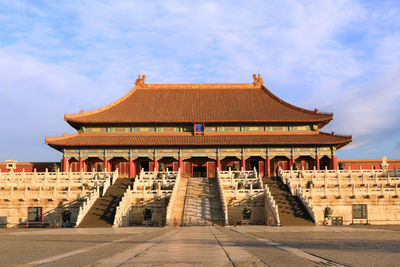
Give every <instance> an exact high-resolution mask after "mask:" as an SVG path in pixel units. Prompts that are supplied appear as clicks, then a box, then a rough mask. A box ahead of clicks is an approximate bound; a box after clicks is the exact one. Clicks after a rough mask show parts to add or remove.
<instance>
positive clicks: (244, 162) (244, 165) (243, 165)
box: [242, 156, 246, 171]
mask: <svg viewBox="0 0 400 267" xmlns="http://www.w3.org/2000/svg"><path fill="white" fill-rule="evenodd" d="M242 169H243V171H246V161H245V160H244V156H242Z"/></svg>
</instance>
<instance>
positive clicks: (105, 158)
mask: <svg viewBox="0 0 400 267" xmlns="http://www.w3.org/2000/svg"><path fill="white" fill-rule="evenodd" d="M106 169H107V171H110V170H109V169H108V160H107V157H104V171H105V170H106Z"/></svg>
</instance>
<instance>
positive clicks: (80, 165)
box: [79, 157, 83, 171]
mask: <svg viewBox="0 0 400 267" xmlns="http://www.w3.org/2000/svg"><path fill="white" fill-rule="evenodd" d="M79 171H83V161H82V157H79Z"/></svg>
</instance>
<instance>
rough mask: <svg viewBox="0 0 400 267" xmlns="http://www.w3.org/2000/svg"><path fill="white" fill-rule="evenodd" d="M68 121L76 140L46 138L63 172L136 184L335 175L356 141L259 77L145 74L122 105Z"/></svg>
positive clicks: (120, 101) (84, 113) (67, 116)
mask: <svg viewBox="0 0 400 267" xmlns="http://www.w3.org/2000/svg"><path fill="white" fill-rule="evenodd" d="M64 119H65V121H66V122H68V124H70V125H71V126H72V127H73V128H75V129H76V131H77V132H76V133H75V134H71V135H65V134H64V135H63V136H60V137H46V144H48V145H50V146H51V147H53V148H55V149H57V150H59V151H61V152H62V153H63V158H62V160H61V170H62V171H63V172H66V171H68V170H72V171H73V172H77V171H81V170H82V171H92V170H95V171H103V170H108V171H114V170H117V169H118V171H119V175H120V176H121V177H130V178H133V177H135V176H136V175H138V174H139V172H140V171H141V170H144V171H153V170H159V169H160V168H163V169H165V170H170V171H177V170H178V169H179V168H180V169H181V172H182V176H183V177H190V176H203V177H209V178H213V177H215V176H216V172H217V169H219V170H221V171H225V170H228V169H229V168H231V169H232V170H234V169H237V170H243V171H245V170H254V169H256V170H257V172H259V173H260V175H262V176H266V177H270V176H272V175H274V172H275V171H276V170H277V168H278V167H281V168H282V169H283V170H288V169H290V168H291V167H292V168H294V169H296V168H298V169H303V168H304V169H305V170H309V169H313V168H314V167H315V168H316V169H317V170H319V169H324V168H325V167H327V168H328V169H336V168H337V165H338V161H337V157H336V150H337V149H339V148H341V147H343V146H345V145H346V144H348V143H349V142H351V141H352V137H351V136H342V135H338V134H335V133H334V132H331V133H327V132H324V131H323V129H322V128H323V127H324V126H325V125H327V124H328V123H329V122H330V121H331V120H332V119H333V114H332V113H322V112H319V111H318V109H314V110H307V109H303V108H300V107H297V106H294V105H292V104H289V103H287V102H285V101H284V100H282V99H280V98H279V97H278V96H276V95H275V94H274V93H272V92H271V91H270V90H269V89H268V88H267V87H266V86H265V85H264V82H263V78H261V76H260V75H259V74H258V75H255V74H254V75H253V80H252V82H251V83H221V84H150V83H147V82H146V76H145V75H139V77H138V78H137V80H136V82H135V86H134V88H133V89H132V90H131V91H129V92H128V93H127V94H126V95H124V96H123V97H121V98H120V99H118V100H117V101H115V102H113V103H111V104H109V105H107V106H104V107H101V108H98V109H95V110H92V111H84V110H81V111H80V112H79V113H77V114H65V116H64Z"/></svg>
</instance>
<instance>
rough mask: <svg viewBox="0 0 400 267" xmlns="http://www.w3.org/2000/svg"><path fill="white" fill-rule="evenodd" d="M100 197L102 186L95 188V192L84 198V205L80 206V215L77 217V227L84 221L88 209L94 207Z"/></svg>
mask: <svg viewBox="0 0 400 267" xmlns="http://www.w3.org/2000/svg"><path fill="white" fill-rule="evenodd" d="M99 197H100V187H99V186H97V188H95V189H94V191H93V192H91V193H90V194H89V196H87V197H85V198H84V199H83V202H82V205H81V206H80V207H79V213H78V217H77V219H76V223H75V227H78V226H79V224H80V223H81V222H82V220H83V218H85V216H86V214H87V213H88V211H89V210H90V209H91V208H92V206H93V204H94V203H95V202H96V200H97V199H98V198H99Z"/></svg>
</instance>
